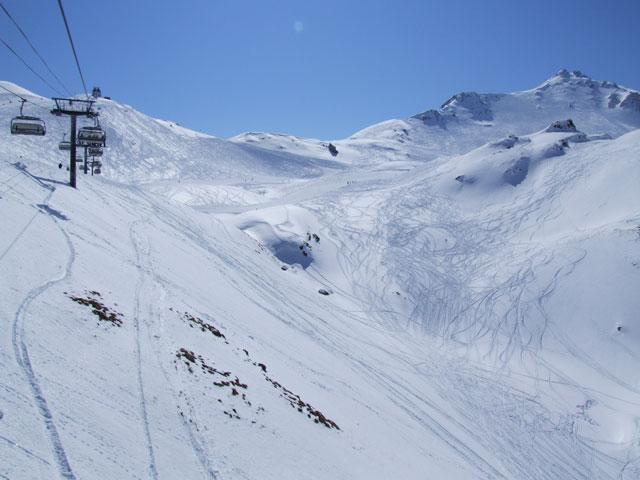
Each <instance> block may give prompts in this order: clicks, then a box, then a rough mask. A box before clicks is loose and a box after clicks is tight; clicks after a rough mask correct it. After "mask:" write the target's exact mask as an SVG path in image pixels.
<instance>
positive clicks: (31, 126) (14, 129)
mask: <svg viewBox="0 0 640 480" xmlns="http://www.w3.org/2000/svg"><path fill="white" fill-rule="evenodd" d="M25 102H26V100H22V103H21V104H20V115H18V116H17V117H14V118H13V119H12V120H11V134H12V135H38V136H42V135H44V134H45V133H46V131H47V130H46V128H45V124H44V121H43V120H41V119H40V118H38V117H28V116H26V115H23V114H22V109H23V107H24V103H25Z"/></svg>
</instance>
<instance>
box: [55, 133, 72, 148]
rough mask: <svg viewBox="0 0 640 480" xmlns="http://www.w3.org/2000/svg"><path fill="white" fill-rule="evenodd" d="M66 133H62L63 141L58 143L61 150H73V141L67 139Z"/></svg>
mask: <svg viewBox="0 0 640 480" xmlns="http://www.w3.org/2000/svg"><path fill="white" fill-rule="evenodd" d="M66 135H67V134H66V133H65V134H64V135H62V141H61V142H60V143H59V144H58V148H59V149H60V150H63V151H65V152H68V151H69V150H71V142H70V141H69V140H65V139H64V137H66Z"/></svg>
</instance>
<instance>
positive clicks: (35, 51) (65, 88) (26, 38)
mask: <svg viewBox="0 0 640 480" xmlns="http://www.w3.org/2000/svg"><path fill="white" fill-rule="evenodd" d="M0 8H1V9H2V10H3V11H4V13H5V14H6V15H7V17H9V20H11V21H12V22H13V24H14V25H15V26H16V28H17V29H18V31H19V32H20V33H21V34H22V36H23V37H24V39H25V40H26V41H27V43H28V44H29V46H30V47H31V50H33V53H35V54H36V56H37V57H38V58H39V59H40V61H41V62H42V64H43V65H44V66H45V67H46V69H47V70H48V71H49V73H50V74H51V75H52V76H53V78H55V79H56V80H57V81H58V83H59V84H60V86H62V88H63V89H64V90H65V91H66V92H67V93H68V94H69V95H71V92H70V90H69V89H68V88H67V87H66V85H65V84H64V83H62V81H61V80H60V78H58V76H57V75H56V74H55V73H54V72H53V70H51V67H50V66H49V64H48V63H47V62H46V60H45V59H44V58H43V57H42V55H40V53H39V52H38V50H37V49H36V47H34V45H33V43H31V40H29V37H28V36H27V34H26V33H25V32H24V30H22V28H21V27H20V25H18V22H16V20H15V19H14V18H13V17H12V16H11V14H10V13H9V11H8V10H7V9H6V7H5V6H4V5H3V4H2V2H0Z"/></svg>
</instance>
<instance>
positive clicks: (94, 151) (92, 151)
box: [88, 147, 102, 157]
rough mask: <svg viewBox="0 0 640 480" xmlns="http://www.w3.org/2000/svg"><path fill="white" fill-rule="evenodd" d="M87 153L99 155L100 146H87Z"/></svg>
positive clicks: (100, 152)
mask: <svg viewBox="0 0 640 480" xmlns="http://www.w3.org/2000/svg"><path fill="white" fill-rule="evenodd" d="M88 153H89V156H90V157H101V156H102V147H89V149H88Z"/></svg>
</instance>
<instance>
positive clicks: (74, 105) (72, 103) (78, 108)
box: [51, 98, 98, 188]
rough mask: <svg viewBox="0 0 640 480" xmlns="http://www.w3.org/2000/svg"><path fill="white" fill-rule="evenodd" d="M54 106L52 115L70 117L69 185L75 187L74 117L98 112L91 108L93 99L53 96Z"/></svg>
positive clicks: (93, 116) (95, 114)
mask: <svg viewBox="0 0 640 480" xmlns="http://www.w3.org/2000/svg"><path fill="white" fill-rule="evenodd" d="M53 101H54V102H55V104H56V108H54V109H53V110H51V113H52V114H53V115H56V116H58V117H61V116H63V115H67V116H69V117H70V118H71V130H70V135H69V136H70V137H71V138H70V141H71V149H70V151H69V185H71V186H72V187H73V188H76V147H77V140H76V118H77V117H87V118H96V117H97V116H98V112H96V111H94V110H93V104H94V100H79V99H76V98H53Z"/></svg>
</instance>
